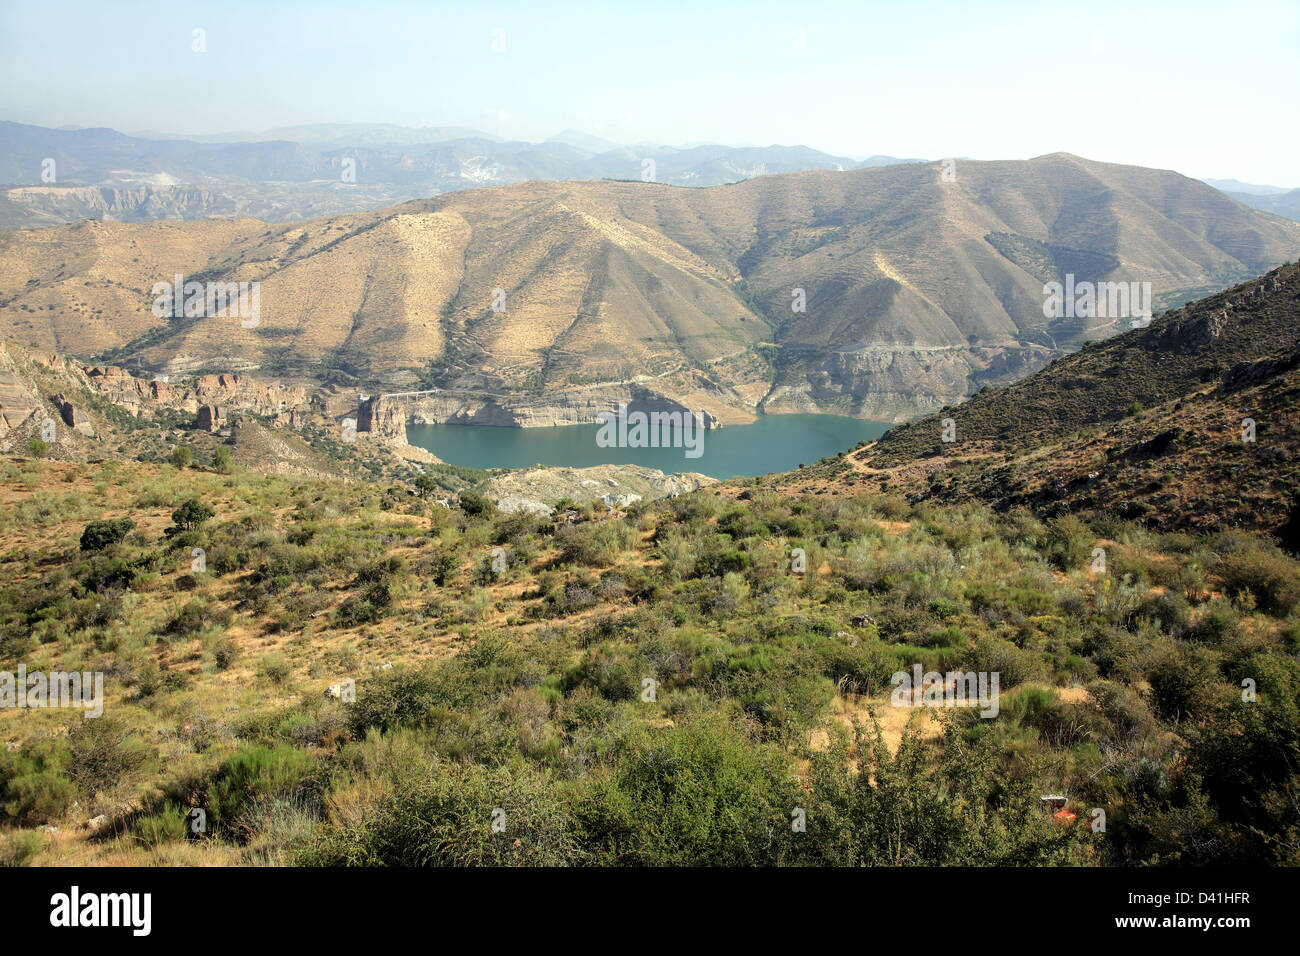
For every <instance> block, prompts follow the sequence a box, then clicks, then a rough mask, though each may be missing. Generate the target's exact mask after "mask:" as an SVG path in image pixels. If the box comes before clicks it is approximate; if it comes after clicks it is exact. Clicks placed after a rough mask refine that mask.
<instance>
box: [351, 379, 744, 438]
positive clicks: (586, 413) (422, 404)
mask: <svg viewBox="0 0 1300 956" xmlns="http://www.w3.org/2000/svg"><path fill="white" fill-rule="evenodd" d="M381 399H382V401H381ZM367 405H369V406H371V409H370V411H369V412H367V408H366V407H365V406H367ZM620 405H626V406H627V407H628V410H629V411H638V410H639V411H645V412H655V411H658V412H685V413H688V414H695V413H698V414H700V415H701V416H702V418H703V421H704V427H705V428H719V427H721V426H722V424H723V419H722V418H721V413H722V410H721V409H719V408H718V407H716V406H715V407H714V408H690V407H688V406H687V405H685V404H683V403H681V402H678V401H675V400H674V399H671V398H668V397H666V396H664V395H661V394H659V393H658V392H654V391H652V390H650V389H647V388H642V387H639V386H631V387H625V386H600V387H594V388H574V389H565V390H563V391H558V392H548V393H546V394H544V395H537V396H523V397H518V398H510V397H507V396H490V395H485V394H473V393H461V392H454V391H446V392H437V393H435V394H432V395H421V396H418V397H415V398H402V397H400V396H399V397H395V398H390V397H387V396H380V398H379V399H371V400H370V401H369V402H368V403H363V407H362V409H361V416H360V418H359V421H358V424H357V428H358V430H359V431H366V430H370V429H367V428H365V427H364V425H363V423H364V422H366V421H373V422H374V429H373V430H374V431H376V432H377V433H378V434H380V435H383V436H385V437H389V438H396V436H397V435H398V434H399V423H400V424H401V425H403V426H404V425H406V424H411V425H489V426H496V427H502V428H550V427H555V426H560V425H591V424H595V423H596V422H597V421H598V418H597V416H599V415H601V414H602V413H607V412H611V411H615V410H617V409H618V407H619V406H620ZM367 415H369V417H367ZM733 420H735V421H747V420H752V416H750V417H748V418H747V417H744V416H741V417H739V418H735V419H733ZM400 434H401V439H402V440H403V441H405V440H406V433H405V428H404V427H402V428H401V429H400Z"/></svg>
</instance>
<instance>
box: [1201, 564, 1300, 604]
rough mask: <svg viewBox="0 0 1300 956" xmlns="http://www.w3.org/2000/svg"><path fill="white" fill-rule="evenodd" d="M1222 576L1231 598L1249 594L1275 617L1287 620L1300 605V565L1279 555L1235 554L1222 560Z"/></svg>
mask: <svg viewBox="0 0 1300 956" xmlns="http://www.w3.org/2000/svg"><path fill="white" fill-rule="evenodd" d="M1219 576H1220V577H1221V578H1222V579H1223V586H1224V588H1225V589H1226V590H1227V591H1228V592H1229V593H1230V594H1233V595H1240V594H1243V593H1249V594H1251V595H1253V596H1254V598H1255V600H1256V602H1257V603H1258V605H1259V607H1260V608H1261V609H1262V610H1264V611H1267V612H1268V613H1270V614H1272V615H1274V616H1276V617H1286V616H1287V615H1288V614H1290V613H1291V612H1292V611H1293V610H1295V607H1296V604H1297V603H1300V565H1297V564H1296V562H1295V561H1293V560H1291V559H1290V558H1288V557H1286V556H1285V555H1283V554H1282V553H1281V552H1279V551H1273V550H1263V549H1258V548H1244V549H1241V550H1239V551H1234V552H1233V553H1231V554H1228V555H1226V556H1225V557H1224V558H1223V563H1222V564H1221V565H1220V566H1219Z"/></svg>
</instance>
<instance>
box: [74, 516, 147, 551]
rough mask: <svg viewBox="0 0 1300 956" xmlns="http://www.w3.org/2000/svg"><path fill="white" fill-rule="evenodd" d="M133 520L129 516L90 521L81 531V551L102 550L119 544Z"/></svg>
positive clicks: (128, 530)
mask: <svg viewBox="0 0 1300 956" xmlns="http://www.w3.org/2000/svg"><path fill="white" fill-rule="evenodd" d="M134 528H135V522H134V521H132V520H131V519H130V518H109V519H107V520H104V521H92V522H90V523H89V524H88V525H86V527H85V530H83V531H82V532H81V550H82V551H104V550H106V549H108V548H111V547H114V546H116V545H118V544H121V542H122V539H123V538H125V537H126V536H127V535H128V534H129V533H130V532H131V530H132V529H134Z"/></svg>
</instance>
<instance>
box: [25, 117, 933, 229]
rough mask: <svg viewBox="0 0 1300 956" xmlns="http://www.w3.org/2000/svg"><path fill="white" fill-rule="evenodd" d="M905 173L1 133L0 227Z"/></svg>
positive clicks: (701, 157) (256, 139) (788, 162)
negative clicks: (546, 190) (591, 186)
mask: <svg viewBox="0 0 1300 956" xmlns="http://www.w3.org/2000/svg"><path fill="white" fill-rule="evenodd" d="M906 161H907V160H901V159H896V158H894V157H889V156H873V157H871V158H869V159H866V160H861V161H859V160H853V159H850V158H848V157H844V156H832V155H830V154H827V153H822V152H819V151H818V150H815V149H809V148H807V147H804V146H768V147H732V146H713V145H705V146H694V147H691V148H689V149H678V148H675V147H670V146H660V145H655V144H638V145H634V146H622V145H615V144H612V143H610V142H608V141H606V140H602V139H600V138H599V137H594V136H589V135H587V134H584V133H580V132H578V131H575V130H566V131H565V132H563V133H561V134H559V135H557V136H555V137H552V138H551V139H549V140H547V141H545V142H542V143H527V142H520V141H504V140H501V139H499V138H498V137H494V136H491V135H489V134H486V133H481V132H479V131H477V130H471V129H464V128H460V127H423V128H419V129H411V128H406V127H398V126H386V125H347V124H318V125H312V126H295V127H288V128H284V129H276V130H269V131H267V132H265V133H232V134H222V135H216V136H202V137H194V138H191V139H166V138H152V137H144V136H128V135H126V134H123V133H119V132H117V131H115V130H111V129H46V128H44V127H40V126H24V125H22V124H19V123H9V122H0V182H3V183H9V184H12V186H13V187H15V188H9V189H5V190H3V191H0V228H30V227H33V226H46V225H57V224H60V223H67V222H76V221H78V220H81V219H110V220H116V221H121V222H145V221H149V220H154V219H180V220H184V219H206V218H211V217H214V216H220V217H232V216H250V217H253V218H257V219H264V220H266V221H268V222H287V221H294V220H300V219H307V218H313V217H316V216H322V215H331V214H336V213H341V212H356V211H358V210H364V209H375V208H380V207H383V206H389V205H393V204H394V203H397V202H400V201H402V200H405V199H414V198H421V197H427V196H435V195H439V194H441V193H446V192H453V191H456V190H460V189H469V188H475V187H478V186H490V185H500V184H507V183H517V182H524V181H526V180H534V179H546V180H553V181H559V180H569V179H629V180H647V179H648V180H653V181H655V182H661V183H666V184H669V185H676V186H711V185H718V184H722V183H728V182H737V181H740V180H744V179H750V178H753V177H755V176H762V175H768V174H776V173H787V172H799V171H803V170H809V169H830V170H849V169H860V168H864V167H869V166H883V165H889V164H893V163H901V162H906ZM51 178H52V179H53V181H52V182H51V181H50V180H51Z"/></svg>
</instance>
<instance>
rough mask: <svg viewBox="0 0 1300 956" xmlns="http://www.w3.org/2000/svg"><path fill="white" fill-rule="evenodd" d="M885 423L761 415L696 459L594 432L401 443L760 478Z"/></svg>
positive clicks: (427, 429)
mask: <svg viewBox="0 0 1300 956" xmlns="http://www.w3.org/2000/svg"><path fill="white" fill-rule="evenodd" d="M888 428H889V425H888V424H887V423H885V422H870V421H862V420H861V419H856V418H841V417H840V416H838V415H764V416H762V417H761V418H759V420H758V421H757V422H755V423H754V424H753V425H728V426H726V427H725V428H718V429H715V430H711V431H706V432H705V433H704V443H703V454H701V455H700V457H698V458H687V457H686V456H685V451H686V449H683V448H601V447H600V446H599V445H597V444H596V433H597V432H598V431H599V430H600V426H599V425H568V426H564V427H560V428H494V427H491V426H486V425H407V426H406V437H407V440H408V441H410V443H411V444H412V445H418V446H419V447H420V448H424V449H426V450H427V451H430V452H432V453H433V454H435V455H437V456H438V457H439V458H441V459H442V460H443V461H446V462H450V463H451V464H453V465H465V466H467V467H470V468H529V467H532V466H533V465H562V466H567V467H570V468H585V467H588V466H589V465H604V464H612V465H644V466H646V467H647V468H659V469H661V470H662V471H665V472H668V473H672V472H675V471H698V472H701V473H703V474H706V475H709V476H711V477H713V478H734V477H736V476H738V475H744V476H751V475H765V474H767V473H769V472H773V471H789V470H790V469H792V468H797V467H798V466H799V465H801V464H812V463H813V462H815V461H816V460H817V459H818V458H824V457H826V456H827V455H834V454H835V453H836V452H841V451H844V450H846V449H849V448H852V447H853V446H854V445H856V444H857V443H858V442H860V441H862V440H863V439H872V438H879V437H880V436H881V435H882V434H884V432H885V430H886V429H888Z"/></svg>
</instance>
